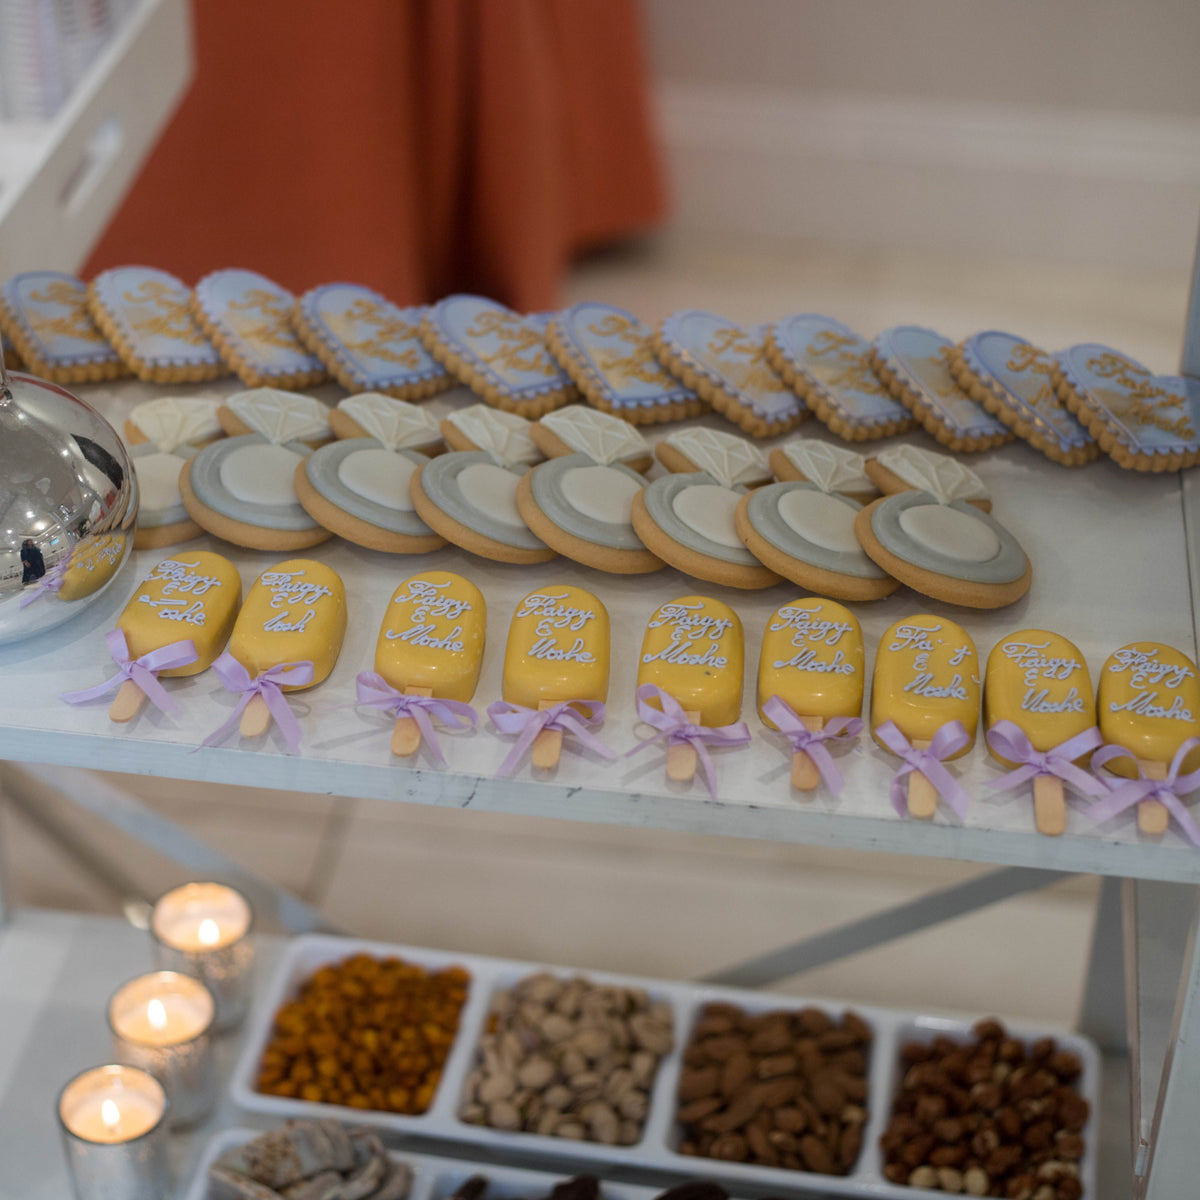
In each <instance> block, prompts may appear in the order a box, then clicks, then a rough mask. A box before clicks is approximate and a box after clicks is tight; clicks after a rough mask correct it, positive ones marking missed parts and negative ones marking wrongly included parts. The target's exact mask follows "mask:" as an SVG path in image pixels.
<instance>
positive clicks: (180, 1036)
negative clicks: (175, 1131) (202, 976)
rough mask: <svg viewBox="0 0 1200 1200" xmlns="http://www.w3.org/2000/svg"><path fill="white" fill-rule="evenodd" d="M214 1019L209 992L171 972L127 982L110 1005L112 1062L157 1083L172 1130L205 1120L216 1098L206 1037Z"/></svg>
mask: <svg viewBox="0 0 1200 1200" xmlns="http://www.w3.org/2000/svg"><path fill="white" fill-rule="evenodd" d="M215 1015H216V1006H215V1004H214V1002H213V998H212V994H211V993H210V992H209V990H208V988H206V987H205V986H204V984H202V983H201V982H200V981H199V980H198V979H193V978H191V977H190V976H187V975H180V974H178V973H176V972H175V971H155V972H153V973H151V974H149V975H141V976H139V977H138V978H137V979H131V980H130V981H129V982H128V983H127V984H125V985H124V986H123V987H121V988H120V989H119V990H118V991H117V993H116V994H115V995H114V996H113V998H112V1000H110V1001H109V1005H108V1023H109V1026H110V1028H111V1029H112V1033H113V1056H114V1057H115V1058H117V1059H119V1060H120V1061H121V1062H124V1063H129V1064H130V1065H131V1066H135V1067H140V1068H141V1069H142V1070H143V1071H148V1072H149V1073H150V1074H151V1075H153V1076H154V1077H155V1078H156V1079H157V1080H159V1082H160V1083H162V1085H163V1087H164V1088H166V1091H167V1096H168V1097H169V1099H170V1102H171V1125H172V1127H173V1128H180V1127H182V1126H185V1125H191V1124H194V1123H195V1122H196V1121H198V1120H200V1119H201V1118H202V1117H204V1116H206V1115H207V1114H208V1112H209V1110H210V1109H211V1108H212V1105H213V1101H214V1100H215V1098H216V1089H215V1079H216V1077H215V1075H214V1072H213V1055H212V1044H211V1039H210V1037H209V1033H210V1031H211V1029H212V1026H213V1020H214V1017H215Z"/></svg>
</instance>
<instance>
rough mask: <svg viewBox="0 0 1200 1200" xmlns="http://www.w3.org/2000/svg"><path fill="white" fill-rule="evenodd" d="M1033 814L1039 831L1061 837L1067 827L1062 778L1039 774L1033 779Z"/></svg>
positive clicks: (1048, 835) (1049, 835) (1050, 835)
mask: <svg viewBox="0 0 1200 1200" xmlns="http://www.w3.org/2000/svg"><path fill="white" fill-rule="evenodd" d="M1033 815H1034V820H1035V821H1036V822H1037V831H1038V833H1044V834H1045V835H1046V836H1047V837H1059V836H1061V835H1062V834H1063V833H1065V832H1066V829H1067V806H1066V803H1065V802H1064V800H1063V785H1062V780H1061V779H1058V778H1056V777H1055V776H1053V775H1037V776H1035V777H1034V780H1033Z"/></svg>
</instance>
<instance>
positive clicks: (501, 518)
mask: <svg viewBox="0 0 1200 1200" xmlns="http://www.w3.org/2000/svg"><path fill="white" fill-rule="evenodd" d="M442 436H443V437H444V438H445V440H446V444H447V445H448V446H450V447H451V450H450V452H449V453H448V454H442V455H439V456H438V457H437V458H434V459H430V461H429V462H427V463H425V464H423V465H422V466H421V467H419V468H418V469H417V470H416V471H415V472H414V473H413V477H412V482H411V484H410V487H411V493H412V500H413V506H414V507H415V508H416V510H417V515H418V516H419V517H420V518H421V520H423V521H424V522H425V523H426V524H427V525H428V526H429V527H430V528H431V529H432V530H434V531H435V532H436V533H439V534H441V536H442V537H444V538H445V539H446V541H448V542H451V543H452V544H453V545H455V546H461V547H462V548H463V549H464V550H469V551H471V553H472V554H478V555H479V556H480V557H481V558H490V559H494V560H495V561H497V562H515V563H535V562H546V561H548V560H549V559H551V558H554V557H555V552H554V551H553V550H552V549H551V548H550V547H549V546H548V545H546V543H545V542H543V541H542V539H541V538H539V537H538V536H537V535H536V534H535V533H533V532H532V531H531V530H530V528H529V526H528V525H526V524H525V522H524V520H522V518H521V512H520V509H519V508H518V507H517V486H518V484H519V483H520V480H521V476H522V475H523V474H524V473H525V471H526V470H528V468H529V466H530V464H531V463H535V462H537V461H538V460H539V459H540V458H541V457H542V455H541V451H540V450H538V448H537V446H536V445H534V442H533V439H532V438H531V437H530V436H529V422H528V421H526V420H525V419H524V418H523V417H518V416H517V415H516V414H515V413H508V412H502V411H500V410H498V409H494V408H489V407H488V406H487V405H486V404H475V405H472V406H471V407H470V408H463V409H459V410H458V411H457V412H453V413H451V414H450V415H449V416H448V417H446V418H445V419H444V420H443V421H442Z"/></svg>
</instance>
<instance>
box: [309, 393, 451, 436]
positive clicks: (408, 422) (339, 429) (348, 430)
mask: <svg viewBox="0 0 1200 1200" xmlns="http://www.w3.org/2000/svg"><path fill="white" fill-rule="evenodd" d="M342 418H348V421H346V420H343V419H342ZM329 419H330V424H331V425H332V426H333V431H334V433H336V434H337V435H338V437H368V438H374V439H375V440H376V441H377V442H379V444H380V445H381V446H383V447H385V448H386V449H388V450H419V449H422V448H427V447H430V446H436V445H437V444H438V443H439V442H440V441H441V440H442V434H441V430H439V429H438V423H437V421H436V420H435V419H434V418H433V416H432V414H431V413H430V412H429V411H428V410H426V409H424V408H419V407H418V406H417V405H415V404H410V403H408V402H407V401H406V400H393V399H392V397H391V396H385V395H384V394H383V393H382V392H360V393H359V394H358V395H357V396H347V397H346V399H345V400H342V401H341V402H340V403H339V404H338V406H337V408H336V409H335V410H334V411H333V412H332V413H331V414H330V418H329ZM343 430H345V432H343Z"/></svg>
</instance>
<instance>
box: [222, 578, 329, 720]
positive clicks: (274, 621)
mask: <svg viewBox="0 0 1200 1200" xmlns="http://www.w3.org/2000/svg"><path fill="white" fill-rule="evenodd" d="M345 633H346V589H345V587H344V585H343V584H342V580H341V577H340V576H339V575H338V574H337V572H336V571H334V570H332V569H330V568H329V567H327V566H325V564H324V563H319V562H314V561H313V560H312V559H310V558H291V559H288V560H287V561H286V562H281V563H279V564H278V566H274V567H270V568H268V569H267V570H266V571H264V572H263V573H262V574H261V575H260V576H259V577H258V578H257V579H256V580H255V581H254V585H253V587H251V589H250V591H249V593H248V594H247V596H246V603H245V604H243V605H242V611H241V612H240V613H238V618H237V621H236V622H235V623H234V626H233V633H232V634H231V635H230V638H229V653H230V654H232V655H233V657H234V658H236V659H237V660H238V662H240V663H241V664H242V666H243V667H245V668H246V670H247V671H248V672H249V674H250V677H251V678H252V679H253V678H256V677H257V676H259V675H261V674H262V673H263V672H264V671H269V670H270V669H271V668H272V667H278V666H281V665H282V664H284V663H291V662H311V663H312V664H313V677H312V681H311V682H310V683H306V684H287V683H285V684H283V685H282V689H283V691H285V692H294V691H299V690H300V689H301V688H304V687H314V686H315V685H316V684H318V683H320V682H321V681H322V680H323V679H325V678H326V677H327V676H328V675H329V672H330V671H332V670H333V666H334V663H336V662H337V657H338V654H339V653H340V651H341V649H342V638H343V637H344V636H345ZM269 724H270V712H269V710H268V709H267V706H266V702H265V701H264V700H263V698H262V697H261V696H255V697H254V698H253V699H252V700H251V701H250V703H249V704H248V705H247V706H246V709H245V711H244V713H243V715H242V724H241V731H242V734H243V735H244V736H246V737H256V736H258V735H259V734H262V733H265V732H266V730H267V726H268V725H269Z"/></svg>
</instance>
